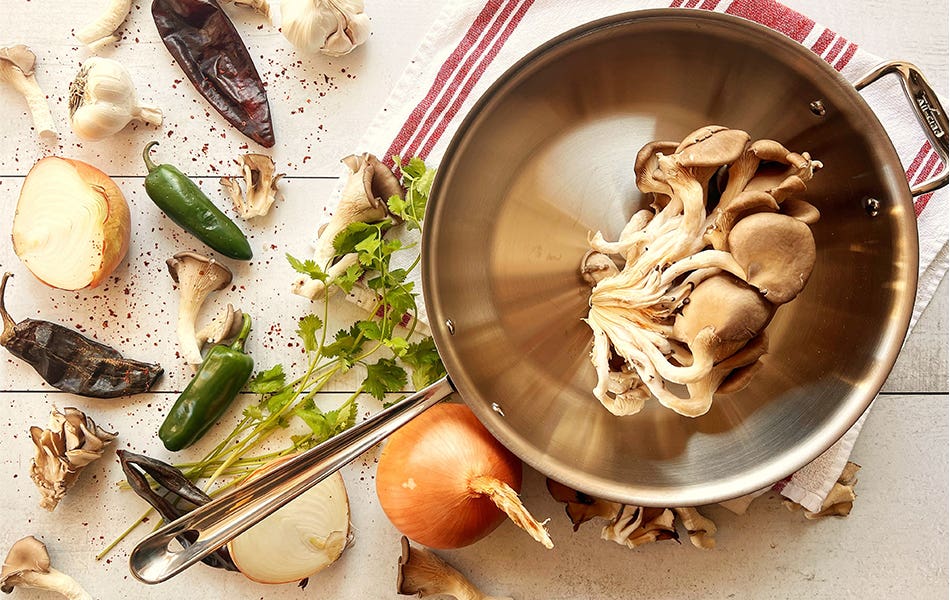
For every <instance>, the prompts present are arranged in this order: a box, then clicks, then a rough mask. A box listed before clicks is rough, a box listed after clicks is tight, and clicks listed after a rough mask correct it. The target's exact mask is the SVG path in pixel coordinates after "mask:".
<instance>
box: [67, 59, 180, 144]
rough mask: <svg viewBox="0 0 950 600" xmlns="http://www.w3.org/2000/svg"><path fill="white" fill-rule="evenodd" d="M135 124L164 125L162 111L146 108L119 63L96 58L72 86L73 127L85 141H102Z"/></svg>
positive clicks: (71, 111)
mask: <svg viewBox="0 0 950 600" xmlns="http://www.w3.org/2000/svg"><path fill="white" fill-rule="evenodd" d="M133 120H140V121H145V122H146V123H150V124H152V125H161V124H162V111H160V110H159V109H157V108H154V107H151V106H142V105H140V104H139V103H138V100H137V99H136V96H135V86H134V85H133V84H132V78H131V77H129V72H128V71H126V70H125V67H123V66H122V64H121V63H119V62H118V61H115V60H112V59H110V58H100V57H92V58H89V59H87V60H86V61H85V62H84V63H83V64H82V66H81V67H80V68H79V74H78V75H76V79H75V80H73V82H72V83H70V84H69V124H70V125H71V126H72V128H73V131H74V132H76V135H78V136H79V137H81V138H82V139H84V140H90V141H95V140H101V139H103V138H106V137H109V136H110V135H113V134H115V133H118V132H119V131H121V130H122V129H124V128H125V126H126V125H128V124H129V122H131V121H133Z"/></svg>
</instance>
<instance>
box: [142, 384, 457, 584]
mask: <svg viewBox="0 0 950 600" xmlns="http://www.w3.org/2000/svg"><path fill="white" fill-rule="evenodd" d="M453 391H454V389H453V387H452V383H451V382H450V381H449V380H448V378H442V379H440V380H439V381H436V382H435V383H433V384H432V385H430V386H428V387H427V388H425V389H423V390H420V391H419V392H417V393H415V394H413V395H412V396H409V397H408V398H405V399H403V400H401V401H399V402H397V403H396V404H394V405H392V406H390V407H389V408H387V409H385V410H383V411H381V412H379V413H377V414H376V415H374V416H372V417H370V418H369V419H367V420H366V421H364V422H363V423H360V424H359V425H357V426H355V427H352V428H350V429H348V430H346V431H344V432H343V433H341V434H339V435H337V436H335V437H333V438H330V439H329V440H327V441H326V442H324V443H322V444H320V445H319V446H316V447H314V448H311V449H310V450H307V451H306V452H303V453H301V454H300V455H298V456H295V457H294V458H292V459H290V460H288V461H287V462H285V463H284V464H282V465H280V466H278V467H275V468H274V469H273V470H272V471H270V472H268V473H266V474H265V475H263V476H261V477H260V478H258V479H255V480H253V481H251V482H250V483H248V484H246V485H242V486H241V487H239V488H237V489H236V490H234V491H233V492H231V493H229V494H227V495H224V496H221V497H220V498H217V499H215V500H212V501H211V502H209V503H208V504H205V505H204V506H201V507H198V508H197V509H195V510H193V511H191V512H190V513H188V514H186V515H184V516H183V517H181V518H180V519H177V520H175V521H173V522H171V523H169V524H167V525H165V526H164V527H162V528H161V529H159V530H157V531H155V532H154V533H152V534H151V535H149V536H148V537H146V538H145V539H144V540H142V541H141V542H139V544H138V545H137V546H136V547H135V549H134V550H132V554H131V556H130V557H129V569H130V570H131V571H132V575H134V576H135V578H136V579H138V580H139V581H142V582H144V583H161V582H162V581H165V580H167V579H169V578H171V577H173V576H175V575H177V574H178V573H181V572H182V571H184V570H185V569H187V568H188V567H190V566H191V565H193V564H195V563H196V562H198V561H200V560H201V559H202V558H204V557H206V556H207V555H209V554H211V553H212V552H214V551H215V550H217V549H218V548H220V547H222V546H224V545H225V544H227V543H228V542H229V541H231V540H232V539H233V538H235V537H236V536H238V535H240V534H241V533H242V532H244V531H246V530H248V529H250V528H251V527H252V526H254V525H255V524H257V523H258V522H260V521H262V520H264V519H265V518H266V517H267V516H268V515H270V514H271V513H273V512H274V511H276V510H277V509H279V508H280V507H281V506H283V505H285V504H287V503H288V502H290V501H291V500H293V499H294V498H296V497H297V496H299V495H300V494H302V493H303V492H305V491H307V490H308V489H310V488H311V487H313V486H314V485H316V484H318V483H320V482H321V481H323V480H324V479H326V478H327V477H329V476H330V475H332V474H333V473H335V472H336V471H338V470H339V469H340V468H341V467H343V466H344V465H346V464H348V463H349V462H351V461H352V460H354V459H355V458H356V457H357V456H359V455H360V454H362V453H363V452H365V451H366V450H368V449H370V448H372V447H373V446H374V445H376V444H377V443H378V442H380V441H382V440H383V439H385V438H386V437H387V436H389V435H390V434H392V433H393V432H395V431H396V430H397V429H399V428H400V427H402V426H403V425H405V424H406V423H408V422H409V421H411V420H412V419H413V418H415V417H416V416H418V415H419V414H421V413H422V412H423V411H425V410H426V409H428V408H429V407H431V406H433V405H435V404H437V403H438V402H439V401H441V400H442V399H444V398H445V397H446V396H448V395H449V394H451V393H452V392H453ZM189 531H193V532H195V533H196V534H197V539H196V540H195V541H194V543H192V544H190V545H189V546H188V547H187V548H183V549H180V550H172V549H170V548H169V544H171V543H172V541H173V540H174V539H175V537H176V536H179V535H181V534H183V533H185V532H189Z"/></svg>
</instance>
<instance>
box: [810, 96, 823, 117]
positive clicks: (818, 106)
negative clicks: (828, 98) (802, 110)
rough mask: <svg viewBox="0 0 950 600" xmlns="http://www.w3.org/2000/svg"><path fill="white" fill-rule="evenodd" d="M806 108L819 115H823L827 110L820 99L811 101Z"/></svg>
mask: <svg viewBox="0 0 950 600" xmlns="http://www.w3.org/2000/svg"><path fill="white" fill-rule="evenodd" d="M808 108H809V109H810V110H811V112H812V113H813V114H815V115H817V116H819V117H823V116H825V113H826V112H827V110H826V109H825V103H824V102H822V101H821V100H815V101H813V102H812V103H811V104H809V105H808Z"/></svg>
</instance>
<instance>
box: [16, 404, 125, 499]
mask: <svg viewBox="0 0 950 600" xmlns="http://www.w3.org/2000/svg"><path fill="white" fill-rule="evenodd" d="M30 437H32V438H33V445H34V446H36V448H35V455H34V457H33V463H32V465H31V466H30V478H31V479H32V480H33V482H34V483H35V484H36V486H37V487H38V488H39V489H40V492H41V494H42V498H41V499H40V506H42V507H43V508H45V509H46V510H53V509H55V508H56V505H57V504H59V501H60V500H62V499H63V496H64V495H65V494H66V492H67V491H68V490H69V488H70V487H72V485H73V484H74V483H75V482H76V479H77V478H78V477H79V472H80V471H82V469H83V467H85V466H86V465H88V464H89V463H91V462H93V461H95V460H96V459H98V458H99V457H101V456H102V453H103V451H104V450H105V448H106V446H108V445H109V444H110V443H111V442H112V440H114V439H115V438H116V434H115V433H109V432H108V431H106V430H104V429H102V428H100V427H99V426H98V425H96V423H95V421H93V420H92V419H91V418H89V417H87V416H86V415H85V413H83V412H82V411H80V410H79V409H76V408H72V407H67V408H66V409H64V410H63V412H59V411H58V410H57V409H56V408H53V410H52V412H51V413H50V419H49V429H40V428H39V427H36V426H34V427H30Z"/></svg>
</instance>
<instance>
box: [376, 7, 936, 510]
mask: <svg viewBox="0 0 950 600" xmlns="http://www.w3.org/2000/svg"><path fill="white" fill-rule="evenodd" d="M669 7H673V8H699V9H705V10H711V11H716V12H723V13H728V14H732V15H737V16H740V17H744V18H747V19H750V20H753V21H757V22H759V23H761V24H763V25H766V26H768V27H771V28H772V29H775V30H777V31H779V32H781V33H783V34H785V35H786V36H788V37H790V38H792V39H794V40H795V41H797V42H799V43H801V44H803V45H805V46H807V47H809V48H810V49H812V50H813V51H814V52H815V53H816V54H818V55H819V56H821V57H822V58H823V59H824V60H825V61H826V62H828V63H829V64H830V65H832V66H833V67H834V68H835V69H837V70H838V71H840V72H841V74H842V75H843V76H844V77H845V78H846V79H848V80H849V81H855V80H857V79H858V78H860V77H861V76H862V75H864V74H865V73H867V72H868V71H870V70H871V68H872V67H873V66H874V65H876V64H878V63H879V62H880V59H879V58H877V57H875V56H872V55H871V54H869V53H867V52H865V51H864V50H862V49H861V48H860V47H859V46H858V45H857V44H855V43H854V42H851V41H849V40H848V39H846V38H845V37H843V36H841V35H838V34H837V33H835V32H833V31H831V30H830V29H827V28H825V27H822V26H820V25H818V24H816V23H815V22H814V21H812V20H811V19H809V18H807V17H805V16H804V15H802V14H799V13H797V12H796V11H794V10H792V9H789V8H788V7H785V6H783V5H781V4H778V3H777V2H774V1H772V0H720V1H717V0H703V1H700V0H673V1H672V2H671V1H669V0H667V1H665V2H663V1H653V0H621V1H618V0H585V1H584V2H574V1H570V0H490V1H488V2H485V1H484V0H481V1H478V0H460V1H455V2H447V3H445V5H444V7H443V9H442V13H441V15H440V16H439V17H438V18H437V20H436V21H435V23H434V24H433V26H432V29H431V30H430V31H429V33H428V35H427V36H426V37H425V39H424V40H423V42H422V44H421V46H420V48H419V49H418V51H417V52H416V55H415V57H414V60H413V61H412V62H411V64H410V66H409V68H408V69H407V70H406V72H405V73H404V74H403V75H402V77H401V78H400V79H399V81H398V82H397V84H396V86H395V88H394V89H393V92H392V94H391V95H390V97H389V99H388V100H387V102H386V104H385V106H384V108H383V110H382V111H381V112H380V113H379V114H378V115H376V117H375V119H374V120H373V121H372V123H371V125H370V127H369V129H368V130H367V133H366V135H365V137H364V139H363V140H362V143H361V144H360V146H359V149H360V150H370V151H373V152H375V153H377V154H378V155H380V156H383V157H391V156H393V155H395V154H398V155H401V156H420V157H423V158H425V159H426V160H427V161H428V162H429V163H430V164H438V162H439V159H440V157H441V156H442V153H443V152H444V150H445V148H446V145H447V144H448V142H449V140H450V139H451V137H452V134H453V133H454V132H455V129H456V128H457V127H458V125H459V123H460V121H461V119H462V118H463V117H464V115H465V114H466V112H468V110H469V109H470V108H471V107H472V105H473V103H474V102H475V101H476V99H477V98H478V97H479V96H481V95H482V93H484V92H485V90H486V89H487V87H488V86H489V85H490V84H491V83H492V82H494V81H495V80H496V79H497V78H498V77H499V76H500V75H501V74H502V73H503V72H504V71H505V70H506V69H507V68H508V67H510V66H511V65H512V64H513V63H514V62H515V61H517V60H518V59H519V58H521V57H522V56H524V55H525V54H526V53H528V52H530V51H531V50H533V49H534V48H535V47H537V46H539V45H540V44H541V43H543V42H544V41H546V40H548V39H550V38H552V37H554V36H556V35H558V34H560V33H563V32H564V31H567V30H569V29H571V28H573V27H576V26H578V25H581V24H583V23H586V22H589V21H592V20H594V19H598V18H601V17H604V16H608V15H611V14H616V13H620V12H626V11H631V10H638V9H647V8H669ZM887 79H895V81H887ZM897 85H898V84H897V82H896V78H885V80H882V81H880V82H879V83H875V84H874V85H873V86H870V87H869V88H866V90H865V91H864V92H862V95H863V96H864V97H865V99H866V100H867V101H868V103H869V104H870V105H871V107H872V108H873V109H874V110H875V112H876V113H877V114H878V116H879V117H880V120H881V122H882V123H884V124H885V127H886V129H887V132H888V134H889V135H890V136H891V140H892V141H893V143H894V146H895V148H896V149H897V152H898V154H899V155H900V156H901V158H902V159H903V161H904V164H905V165H906V169H907V171H906V174H907V179H908V181H910V182H912V183H916V182H920V181H925V180H926V179H927V178H929V177H930V176H931V175H932V174H934V173H937V172H939V170H940V169H941V168H942V166H943V165H942V163H941V161H940V159H939V157H938V156H937V153H936V152H935V151H934V149H933V148H932V147H931V145H930V143H929V142H927V141H926V140H925V137H924V135H923V133H922V132H921V129H920V127H919V126H918V124H917V123H916V121H915V118H914V116H913V115H912V113H911V112H910V108H909V107H908V105H907V102H906V100H905V99H904V97H903V94H902V93H901V92H900V91H899V90H898V88H897ZM390 160H391V159H390ZM915 207H916V213H917V217H918V229H919V232H920V284H919V292H918V297H917V302H916V305H915V307H914V315H913V321H914V322H916V320H917V318H918V316H919V315H920V313H921V311H922V310H923V308H924V307H925V306H926V305H927V303H928V302H929V301H930V299H931V297H932V296H933V293H934V290H935V289H936V287H937V284H938V283H939V282H940V280H941V279H942V278H943V276H944V274H945V273H946V271H947V239H948V224H947V221H946V210H947V208H946V207H947V190H945V189H944V190H940V191H938V192H935V193H931V194H926V195H923V196H919V197H917V198H916V199H915ZM416 289H421V286H417V288H416ZM421 316H422V317H423V318H424V315H421ZM862 422H863V419H862V420H861V422H859V423H858V424H857V425H855V427H854V428H853V429H852V430H851V431H850V432H849V433H848V434H847V435H846V436H845V437H844V438H842V440H840V441H839V442H838V443H837V444H836V445H835V446H834V447H832V448H831V449H830V450H829V451H828V452H826V453H825V454H824V455H822V456H821V457H819V459H817V460H816V461H815V462H814V463H812V464H811V465H809V466H807V467H805V468H804V469H802V470H801V471H799V472H798V473H796V474H795V475H793V476H792V477H790V478H789V479H787V480H786V481H783V482H779V483H778V484H777V485H776V489H778V490H780V491H781V493H782V494H783V495H785V496H786V497H788V498H790V499H791V500H794V501H795V502H798V503H800V504H802V505H804V506H805V507H806V508H807V509H809V510H818V509H819V507H820V505H821V502H822V500H823V499H824V498H825V496H827V494H828V492H829V490H830V489H831V486H832V485H833V483H834V482H835V480H836V479H837V477H838V475H839V474H840V473H841V470H842V468H843V466H844V463H845V461H846V460H847V458H848V456H849V455H850V453H851V449H852V447H853V444H854V440H855V439H856V438H857V435H858V432H859V431H860V429H861V425H862Z"/></svg>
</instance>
